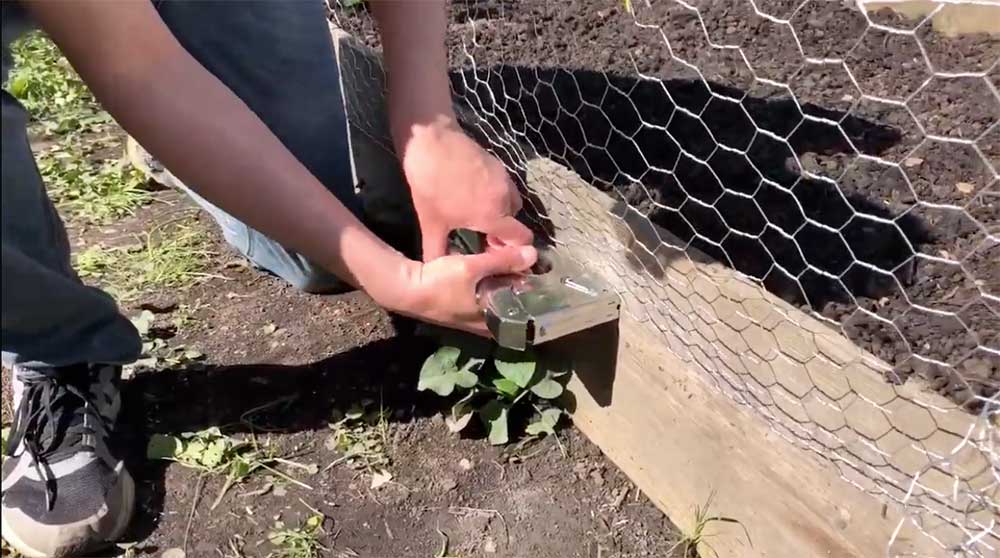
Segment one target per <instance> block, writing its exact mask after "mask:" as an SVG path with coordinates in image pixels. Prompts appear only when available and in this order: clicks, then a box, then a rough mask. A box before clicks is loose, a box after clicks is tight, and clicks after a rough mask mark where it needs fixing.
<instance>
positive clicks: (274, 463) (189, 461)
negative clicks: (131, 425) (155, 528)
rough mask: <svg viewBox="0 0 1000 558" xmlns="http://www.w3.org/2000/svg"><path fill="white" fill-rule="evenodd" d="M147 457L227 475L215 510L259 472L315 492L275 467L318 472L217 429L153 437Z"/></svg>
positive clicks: (213, 505)
mask: <svg viewBox="0 0 1000 558" xmlns="http://www.w3.org/2000/svg"><path fill="white" fill-rule="evenodd" d="M146 456H147V457H148V458H149V459H163V460H167V461H173V462H176V463H179V464H181V465H183V466H185V467H189V468H191V469H196V470H200V471H202V472H204V473H208V474H220V475H225V478H226V481H225V483H224V484H223V486H222V488H221V489H220V490H219V495H218V496H217V497H216V499H215V502H214V503H213V504H212V509H215V508H216V507H218V505H219V503H220V502H222V498H223V497H224V496H225V495H226V493H227V492H228V491H229V489H230V488H232V487H233V486H234V485H236V484H238V483H240V482H243V481H244V480H246V479H247V478H248V477H250V475H252V474H254V473H256V472H257V471H260V470H266V471H268V472H270V473H271V474H273V475H275V476H277V477H279V478H281V479H284V480H285V481H287V482H290V483H292V484H295V485H298V486H301V487H303V488H305V489H307V490H312V487H311V486H309V485H307V484H305V483H303V482H301V481H298V480H296V479H294V478H292V477H290V476H289V475H287V474H285V473H283V472H281V471H279V470H278V469H277V468H276V467H278V466H279V465H285V466H290V467H295V468H299V469H302V470H304V471H306V472H307V473H309V474H315V473H316V472H317V470H316V466H315V465H303V464H301V463H296V462H294V461H290V460H288V459H283V458H281V457H278V456H277V455H276V453H275V452H274V449H273V448H271V447H270V446H264V447H261V446H260V445H258V444H257V441H256V439H254V438H251V439H250V440H249V441H239V440H235V439H233V438H230V437H228V436H225V435H224V434H222V432H221V431H220V430H219V428H218V427H212V428H209V429H207V430H202V431H201V432H189V433H185V434H181V435H180V436H168V435H164V434H154V435H153V437H152V438H150V440H149V445H148V446H147V447H146Z"/></svg>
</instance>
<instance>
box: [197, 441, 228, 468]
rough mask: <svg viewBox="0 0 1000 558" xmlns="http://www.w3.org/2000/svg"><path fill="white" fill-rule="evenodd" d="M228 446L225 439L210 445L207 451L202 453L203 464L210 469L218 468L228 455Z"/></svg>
mask: <svg viewBox="0 0 1000 558" xmlns="http://www.w3.org/2000/svg"><path fill="white" fill-rule="evenodd" d="M226 445H227V444H226V440H224V439H217V440H214V441H213V442H212V443H210V444H208V447H206V448H205V451H203V452H201V457H200V461H201V464H202V465H204V466H206V467H208V468H209V469H214V468H216V467H218V466H219V464H220V463H222V459H223V457H225V455H226Z"/></svg>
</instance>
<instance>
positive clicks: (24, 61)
mask: <svg viewBox="0 0 1000 558" xmlns="http://www.w3.org/2000/svg"><path fill="white" fill-rule="evenodd" d="M10 50H11V55H12V56H13V58H14V70H13V71H11V73H10V75H9V76H8V82H7V90H8V91H9V92H10V94H11V95H13V96H14V97H16V98H17V99H18V100H20V101H21V103H22V104H23V105H24V107H25V108H26V109H27V110H28V112H30V113H31V115H32V117H33V118H34V119H35V120H36V121H37V122H39V123H41V124H42V125H43V127H44V130H45V131H46V132H48V133H56V134H66V133H71V132H78V131H84V130H87V129H92V128H93V127H94V126H97V125H100V124H105V123H108V122H110V121H111V117H110V116H108V114H107V113H106V112H104V111H103V110H101V107H100V105H98V103H97V100H96V99H95V98H94V96H93V94H92V93H91V92H90V90H89V89H88V88H87V86H86V84H84V83H83V80H82V79H80V76H79V75H77V73H76V71H74V70H73V67H72V66H70V64H69V61H67V60H66V59H65V58H64V57H63V56H62V53H60V52H59V48H58V47H57V46H56V45H55V43H53V42H52V41H50V40H49V39H48V38H47V37H46V36H45V35H44V34H42V33H41V32H37V31H36V32H33V33H29V34H27V35H25V36H24V37H22V38H20V39H18V40H17V41H14V43H12V44H11V49H10Z"/></svg>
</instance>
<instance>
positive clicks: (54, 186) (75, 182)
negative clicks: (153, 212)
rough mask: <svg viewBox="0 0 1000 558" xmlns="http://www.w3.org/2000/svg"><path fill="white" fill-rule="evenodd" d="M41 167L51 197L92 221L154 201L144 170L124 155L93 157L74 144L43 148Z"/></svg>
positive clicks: (110, 218) (120, 214) (128, 212)
mask: <svg viewBox="0 0 1000 558" xmlns="http://www.w3.org/2000/svg"><path fill="white" fill-rule="evenodd" d="M38 171H39V173H40V174H41V175H42V178H43V179H44V180H45V184H46V186H47V190H48V192H49V195H50V196H51V197H52V201H53V202H54V203H56V204H57V205H58V206H59V207H60V208H62V209H63V210H65V211H67V212H69V213H70V214H71V215H73V216H75V217H77V218H80V219H83V220H85V221H87V222H89V223H96V224H106V223H109V222H111V221H113V220H114V219H118V218H121V217H125V216H127V215H131V214H133V213H134V212H135V210H136V208H138V207H140V206H142V205H145V204H147V203H149V202H150V201H152V196H151V195H150V193H149V191H148V190H146V183H147V180H146V177H145V175H143V174H142V172H140V171H139V170H137V169H135V168H134V167H132V166H131V165H128V164H127V163H125V162H123V161H122V160H121V159H110V160H109V159H102V158H94V159H93V160H91V159H90V157H89V156H88V155H87V154H85V153H83V152H81V150H80V149H79V148H78V147H76V146H75V145H71V146H70V147H69V148H62V147H55V148H52V149H50V150H48V151H44V152H42V153H41V154H40V156H39V158H38Z"/></svg>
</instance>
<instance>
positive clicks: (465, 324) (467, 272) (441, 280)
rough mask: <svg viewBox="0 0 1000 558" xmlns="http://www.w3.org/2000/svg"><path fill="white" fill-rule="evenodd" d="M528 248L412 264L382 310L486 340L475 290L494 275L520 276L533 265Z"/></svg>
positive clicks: (533, 254) (533, 255)
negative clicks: (404, 278) (397, 290)
mask: <svg viewBox="0 0 1000 558" xmlns="http://www.w3.org/2000/svg"><path fill="white" fill-rule="evenodd" d="M537 259H538V252H537V251H536V250H535V248H534V247H532V246H504V247H499V248H491V249H490V250H488V251H486V252H483V253H481V254H473V255H450V256H444V257H441V258H437V259H435V260H433V261H430V262H412V265H413V268H412V270H411V271H410V273H408V274H407V276H408V278H407V281H406V283H408V284H405V285H404V286H403V287H402V290H401V291H400V292H398V293H396V294H394V295H392V296H393V297H395V298H396V299H395V300H387V301H379V300H376V302H379V303H380V304H381V305H382V306H385V307H386V308H389V309H390V310H394V311H396V312H399V313H401V314H403V315H406V316H410V317H412V318H416V319H419V320H422V321H425V322H428V323H433V324H437V325H441V326H445V327H450V328H454V329H461V330H464V331H469V332H472V333H475V334H478V335H482V336H485V337H489V335H490V332H489V329H487V328H486V321H485V319H484V315H483V310H482V308H481V307H480V306H479V304H478V302H477V300H476V286H477V285H478V284H479V282H480V281H482V280H483V279H485V278H487V277H491V276H494V275H506V274H512V273H520V272H522V271H525V270H527V269H529V268H531V266H533V265H534V264H535V261H536V260H537Z"/></svg>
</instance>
